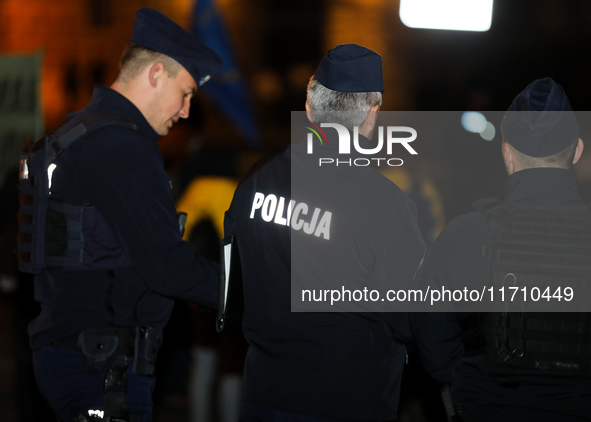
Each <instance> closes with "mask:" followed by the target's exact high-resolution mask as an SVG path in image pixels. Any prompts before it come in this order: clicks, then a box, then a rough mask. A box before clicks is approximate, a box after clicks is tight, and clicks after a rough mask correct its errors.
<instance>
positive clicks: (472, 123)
mask: <svg viewBox="0 0 591 422" xmlns="http://www.w3.org/2000/svg"><path fill="white" fill-rule="evenodd" d="M462 127H463V128H464V129H466V130H467V131H468V132H472V133H480V132H482V131H483V130H485V129H486V117H484V115H483V114H482V113H478V112H476V111H466V112H464V114H462Z"/></svg>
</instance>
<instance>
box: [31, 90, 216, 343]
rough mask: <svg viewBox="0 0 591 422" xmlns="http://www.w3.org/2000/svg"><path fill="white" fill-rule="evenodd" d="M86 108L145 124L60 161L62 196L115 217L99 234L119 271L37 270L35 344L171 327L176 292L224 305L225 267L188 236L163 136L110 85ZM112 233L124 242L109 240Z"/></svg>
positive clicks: (94, 139)
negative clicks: (109, 329)
mask: <svg viewBox="0 0 591 422" xmlns="http://www.w3.org/2000/svg"><path fill="white" fill-rule="evenodd" d="M80 113H81V114H82V115H92V114H95V113H115V114H120V115H123V116H126V117H129V118H131V120H132V121H133V123H135V125H136V126H137V130H132V129H127V128H123V127H119V126H106V127H103V128H101V129H98V130H96V131H93V132H91V133H90V134H89V135H87V136H85V137H84V138H82V139H81V140H78V141H76V142H75V143H74V144H72V145H71V146H70V147H68V149H67V150H66V151H64V152H63V153H62V154H61V155H60V156H58V158H57V159H56V160H55V164H56V166H57V167H56V168H55V170H54V171H53V176H52V181H51V197H52V198H55V199H58V200H61V201H64V202H66V203H70V204H74V205H93V206H94V207H95V208H96V209H98V210H99V212H100V213H101V214H102V216H103V217H104V220H105V221H106V223H107V224H106V225H97V227H95V228H93V230H92V234H93V237H94V238H95V240H96V243H98V244H100V243H101V240H102V241H103V242H104V243H103V245H101V247H102V248H103V253H104V255H105V259H109V260H111V261H112V262H115V264H114V265H113V266H114V267H115V268H113V269H112V270H109V271H103V270H76V271H64V270H46V271H43V272H41V273H40V274H39V275H37V276H36V277H35V299H36V300H37V301H39V302H40V303H41V309H42V311H41V314H40V315H39V316H38V317H37V318H36V319H35V320H34V321H33V322H32V323H31V324H30V326H29V334H30V341H31V346H32V347H33V348H34V349H36V348H39V347H41V346H43V345H47V344H50V343H51V342H53V341H55V340H57V339H60V338H63V337H66V336H68V335H72V334H74V333H77V332H79V331H80V330H82V329H83V328H85V327H100V326H105V325H117V326H152V327H157V328H163V327H164V325H165V324H166V323H167V321H168V319H169V317H170V313H171V311H172V307H173V305H174V299H183V300H187V301H191V302H194V303H197V304H201V305H204V306H209V307H216V306H217V295H218V268H217V266H216V264H214V263H212V262H210V261H207V260H205V259H204V258H202V257H200V256H198V255H196V254H195V253H194V252H193V250H192V248H191V246H190V245H189V244H188V243H186V242H183V241H182V239H181V235H180V233H179V225H178V222H177V216H176V210H175V207H174V202H173V198H172V196H171V189H172V186H171V183H170V179H169V177H168V176H167V174H166V172H165V171H164V167H163V163H162V155H161V153H160V150H159V149H158V139H159V136H158V134H157V133H156V132H155V131H154V130H153V129H152V127H151V126H150V125H149V123H148V122H147V121H146V119H145V118H144V116H143V115H142V114H141V112H140V111H139V110H138V109H137V108H136V107H135V106H134V105H133V104H132V103H131V102H130V101H129V100H127V99H126V98H125V97H123V96H122V95H121V94H119V93H117V92H116V91H114V90H112V89H110V88H107V87H104V86H97V87H96V88H95V92H94V95H93V97H92V100H91V102H90V103H89V105H88V106H87V107H86V108H85V109H84V110H83V111H81V112H80ZM107 232H111V234H113V235H114V237H115V239H116V241H117V243H118V244H107V243H105V242H106V240H107V239H108V238H110V237H111V236H107V235H105V234H106V233H107ZM121 250H122V251H123V253H121Z"/></svg>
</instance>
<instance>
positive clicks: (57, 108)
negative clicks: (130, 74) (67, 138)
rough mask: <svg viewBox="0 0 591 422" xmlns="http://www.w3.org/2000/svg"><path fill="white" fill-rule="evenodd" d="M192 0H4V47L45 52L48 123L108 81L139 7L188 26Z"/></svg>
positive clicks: (0, 40)
mask: <svg viewBox="0 0 591 422" xmlns="http://www.w3.org/2000/svg"><path fill="white" fill-rule="evenodd" d="M192 5H193V2H192V0H125V1H121V0H118V1H117V0H27V1H22V0H0V53H13V54H18V53H30V52H33V51H36V50H42V51H43V52H44V67H43V83H42V102H43V108H44V112H45V120H46V128H47V130H52V129H55V127H57V126H58V125H59V124H60V123H61V121H62V120H63V119H64V117H65V114H66V113H68V112H70V111H75V110H78V109H80V108H82V107H84V105H85V104H86V103H87V102H88V100H89V99H90V96H91V95H92V90H93V86H94V84H95V83H103V84H107V85H110V84H111V82H112V81H113V80H114V78H115V77H116V75H117V71H118V61H119V57H120V55H121V52H122V50H123V48H124V46H125V45H126V44H127V43H128V41H129V39H130V37H131V31H132V26H133V20H134V17H135V11H136V9H137V8H139V7H153V8H155V9H158V10H160V11H161V12H163V13H164V14H166V15H168V16H169V17H171V18H172V19H174V20H175V21H176V22H178V23H179V24H181V25H183V26H185V27H186V25H187V24H188V19H189V16H190V11H191V7H192Z"/></svg>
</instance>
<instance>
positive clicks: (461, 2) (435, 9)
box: [400, 0, 493, 32]
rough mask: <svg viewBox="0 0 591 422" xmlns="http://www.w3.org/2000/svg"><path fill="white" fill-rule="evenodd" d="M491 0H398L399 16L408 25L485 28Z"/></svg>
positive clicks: (417, 26) (463, 29)
mask: <svg viewBox="0 0 591 422" xmlns="http://www.w3.org/2000/svg"><path fill="white" fill-rule="evenodd" d="M492 6H493V0H400V20H401V21H402V23H404V24H405V25H406V26H408V27H410V28H430V29H455V30H458V31H480V32H483V31H488V30H489V29H490V23H491V20H492Z"/></svg>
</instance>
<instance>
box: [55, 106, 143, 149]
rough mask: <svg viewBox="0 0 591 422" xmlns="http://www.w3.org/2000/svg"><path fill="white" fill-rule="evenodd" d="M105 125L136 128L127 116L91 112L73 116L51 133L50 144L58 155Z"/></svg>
mask: <svg viewBox="0 0 591 422" xmlns="http://www.w3.org/2000/svg"><path fill="white" fill-rule="evenodd" d="M105 126H122V127H126V128H128V129H132V130H136V129H137V126H136V125H135V124H134V123H133V121H132V120H131V119H130V118H129V117H126V116H122V115H119V114H114V113H99V114H92V115H90V116H86V117H84V118H82V119H78V118H76V117H75V118H73V119H72V120H70V121H69V122H66V123H65V124H64V125H63V126H62V127H60V128H59V129H58V130H56V131H55V132H54V133H53V135H51V137H52V138H53V140H52V141H51V143H50V145H51V147H52V148H53V149H54V150H55V153H56V155H59V154H61V153H62V152H63V150H65V149H66V148H68V147H69V146H70V145H71V144H72V143H73V142H74V141H76V140H78V139H80V138H81V137H82V136H83V135H86V134H88V133H90V132H92V131H94V130H97V129H100V128H102V127H105Z"/></svg>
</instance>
